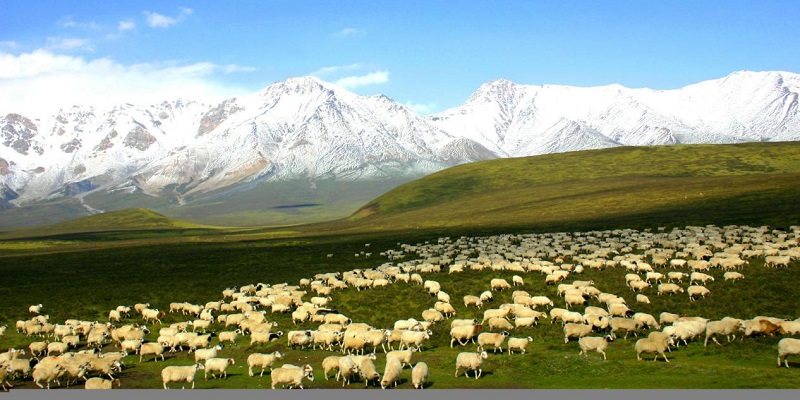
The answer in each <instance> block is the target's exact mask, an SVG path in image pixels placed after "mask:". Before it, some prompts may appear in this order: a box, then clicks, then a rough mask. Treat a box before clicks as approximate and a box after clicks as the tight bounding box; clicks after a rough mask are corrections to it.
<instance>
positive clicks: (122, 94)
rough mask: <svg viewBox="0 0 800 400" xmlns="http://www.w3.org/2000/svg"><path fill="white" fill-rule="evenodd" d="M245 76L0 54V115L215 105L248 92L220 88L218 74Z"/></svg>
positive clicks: (203, 67) (222, 68)
mask: <svg viewBox="0 0 800 400" xmlns="http://www.w3.org/2000/svg"><path fill="white" fill-rule="evenodd" d="M247 70H252V69H251V68H247V67H241V66H236V65H218V64H214V63H209V62H199V63H193V64H176V63H141V64H131V65H124V64H121V63H119V62H117V61H114V60H112V59H110V58H96V59H89V60H87V59H84V58H83V57H74V56H68V55H61V54H55V53H53V52H51V51H49V50H44V49H40V50H36V51H33V52H31V53H24V54H20V55H13V54H8V53H3V52H0V114H3V115H5V114H6V113H10V112H16V113H21V114H25V115H29V116H32V117H36V116H43V115H48V114H51V113H52V112H54V111H56V110H57V109H58V108H64V107H70V106H72V105H92V106H95V107H98V108H101V109H103V108H108V107H113V106H115V105H118V104H122V103H134V104H142V105H148V104H155V103H159V102H161V101H164V100H171V99H177V98H189V99H192V100H197V101H204V102H208V103H213V102H217V101H220V100H223V99H226V98H230V97H235V96H237V95H241V94H242V93H246V92H247V90H245V89H243V88H237V87H232V86H230V85H229V84H225V83H223V82H221V80H220V79H219V77H218V76H219V75H220V74H225V73H232V72H239V71H247Z"/></svg>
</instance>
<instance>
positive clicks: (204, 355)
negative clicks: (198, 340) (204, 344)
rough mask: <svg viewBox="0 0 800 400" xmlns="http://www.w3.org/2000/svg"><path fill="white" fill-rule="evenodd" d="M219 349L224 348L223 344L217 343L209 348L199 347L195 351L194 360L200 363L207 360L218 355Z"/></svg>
mask: <svg viewBox="0 0 800 400" xmlns="http://www.w3.org/2000/svg"><path fill="white" fill-rule="evenodd" d="M217 350H222V346H220V345H216V346H214V347H210V348H207V349H197V351H195V352H194V362H196V363H199V362H200V361H206V360H208V359H209V358H214V357H216V356H217Z"/></svg>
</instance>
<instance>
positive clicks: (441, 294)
mask: <svg viewBox="0 0 800 400" xmlns="http://www.w3.org/2000/svg"><path fill="white" fill-rule="evenodd" d="M436 299H437V300H439V301H441V302H443V303H449V302H450V295H449V294H447V293H446V292H445V291H444V290H440V291H439V293H436Z"/></svg>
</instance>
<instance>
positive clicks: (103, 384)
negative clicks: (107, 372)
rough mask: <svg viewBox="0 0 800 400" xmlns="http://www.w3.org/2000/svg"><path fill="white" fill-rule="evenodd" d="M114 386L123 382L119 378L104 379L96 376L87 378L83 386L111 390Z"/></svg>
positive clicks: (119, 385) (118, 385)
mask: <svg viewBox="0 0 800 400" xmlns="http://www.w3.org/2000/svg"><path fill="white" fill-rule="evenodd" d="M114 386H116V387H121V383H120V381H119V379H110V380H109V379H103V378H98V377H94V378H89V379H87V380H86V383H85V384H84V386H83V388H84V389H105V390H111V389H113V388H114Z"/></svg>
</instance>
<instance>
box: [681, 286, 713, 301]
mask: <svg viewBox="0 0 800 400" xmlns="http://www.w3.org/2000/svg"><path fill="white" fill-rule="evenodd" d="M686 292H687V293H689V300H691V301H695V298H696V297H702V298H705V297H706V296H708V295H709V294H710V293H711V291H710V290H708V288H706V287H705V286H689V289H686Z"/></svg>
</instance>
